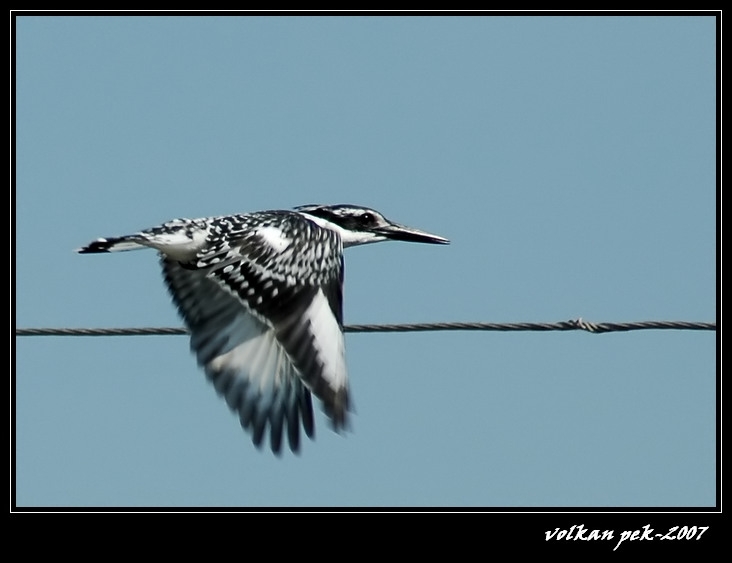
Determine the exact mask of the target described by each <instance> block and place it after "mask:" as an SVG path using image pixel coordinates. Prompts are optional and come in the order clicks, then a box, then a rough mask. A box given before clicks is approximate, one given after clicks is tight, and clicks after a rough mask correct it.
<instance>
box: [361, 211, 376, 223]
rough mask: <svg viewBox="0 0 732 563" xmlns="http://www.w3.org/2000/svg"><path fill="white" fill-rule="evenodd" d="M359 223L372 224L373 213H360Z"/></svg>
mask: <svg viewBox="0 0 732 563" xmlns="http://www.w3.org/2000/svg"><path fill="white" fill-rule="evenodd" d="M361 222H362V223H365V224H367V225H368V224H370V223H373V222H374V214H373V213H361Z"/></svg>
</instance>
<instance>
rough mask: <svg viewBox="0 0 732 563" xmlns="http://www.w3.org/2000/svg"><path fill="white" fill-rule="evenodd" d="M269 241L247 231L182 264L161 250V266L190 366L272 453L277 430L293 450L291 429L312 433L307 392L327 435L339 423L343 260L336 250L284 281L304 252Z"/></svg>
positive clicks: (296, 434) (343, 402) (344, 393)
mask: <svg viewBox="0 0 732 563" xmlns="http://www.w3.org/2000/svg"><path fill="white" fill-rule="evenodd" d="M318 236H320V237H323V236H335V235H334V234H330V233H328V232H325V231H324V232H323V233H318ZM272 237H273V235H272V232H271V231H265V232H261V233H259V234H257V232H256V231H254V234H247V235H246V236H242V237H241V238H239V239H238V240H231V239H214V240H211V244H210V245H209V246H207V247H206V249H204V250H202V251H201V252H199V253H198V255H197V257H196V259H195V260H193V261H191V262H189V263H180V262H178V261H176V260H174V259H172V258H170V257H167V256H166V255H164V254H163V255H161V263H162V267H163V273H164V277H165V281H166V284H167V286H168V289H169V291H170V293H171V295H172V297H173V301H174V303H175V304H176V306H177V307H178V310H179V312H180V314H181V316H182V317H183V319H184V321H185V323H186V325H187V326H188V328H189V330H190V331H191V349H192V350H193V351H194V352H195V354H196V356H197V359H198V363H199V364H200V365H201V366H202V367H203V368H204V370H205V373H206V376H207V377H208V378H209V380H210V381H211V382H212V383H213V385H214V387H215V389H216V391H217V392H218V393H219V394H220V395H221V396H222V397H223V398H224V399H225V400H226V403H227V404H228V405H229V407H230V408H231V409H232V410H234V411H235V412H237V413H238V415H239V419H240V422H241V424H242V426H243V427H244V429H245V430H247V431H249V432H250V433H251V434H252V440H253V442H254V444H255V445H257V446H258V447H259V446H261V444H262V442H263V438H264V434H265V430H267V429H269V435H270V443H271V448H272V450H273V451H274V452H275V453H280V451H281V445H282V439H283V433H284V432H285V431H286V433H287V438H288V442H289V445H290V448H291V449H292V451H294V452H297V451H298V450H299V444H300V427H301V426H302V428H303V429H304V431H305V434H306V435H307V436H309V437H312V436H313V432H314V422H313V410H312V401H311V393H313V394H315V396H316V397H318V398H319V399H320V400H321V401H322V402H323V407H324V410H325V412H326V414H327V415H328V416H329V417H330V420H331V422H332V424H333V427H334V429H335V430H340V429H341V428H344V427H345V426H346V424H347V412H348V381H347V372H346V365H345V348H344V338H343V331H342V320H343V314H342V281H343V262H342V255H341V253H340V251H339V252H338V253H337V255H334V256H332V257H330V258H328V259H329V260H331V262H328V261H327V260H319V261H317V264H319V269H318V272H319V273H317V274H313V275H308V276H305V275H300V276H294V275H292V272H293V270H292V269H291V268H290V269H288V268H287V267H286V266H287V265H288V264H290V262H291V261H292V259H296V258H297V257H303V256H308V255H309V254H308V253H309V252H310V251H312V250H313V249H312V248H310V247H309V246H308V244H305V245H304V246H301V247H297V246H296V245H295V244H294V242H293V241H291V240H289V239H283V240H286V244H285V242H282V241H273V240H272ZM321 242H322V241H321ZM326 258H327V257H326ZM332 260H337V262H336V263H335V264H336V265H337V267H335V268H333V264H334V262H332ZM277 265H279V267H278V266H277ZM290 265H291V264H290Z"/></svg>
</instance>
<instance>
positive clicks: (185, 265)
mask: <svg viewBox="0 0 732 563" xmlns="http://www.w3.org/2000/svg"><path fill="white" fill-rule="evenodd" d="M388 238H393V239H398V240H411V241H417V242H429V243H447V240H446V239H443V238H442V237H438V236H435V235H430V234H428V233H424V232H422V231H418V230H416V229H410V228H408V227H402V226H400V225H396V224H394V223H391V222H389V221H387V220H386V219H385V218H384V217H383V216H382V215H381V214H380V213H378V212H376V211H374V210H372V209H368V208H364V207H360V206H351V205H336V206H320V205H311V206H303V207H299V208H296V210H294V211H262V212H256V213H249V214H240V215H230V216H222V217H212V218H205V219H176V220H174V221H170V222H168V223H165V224H163V225H160V226H159V227H154V228H151V229H147V230H145V231H141V232H139V233H136V234H134V235H129V236H124V237H115V238H106V239H97V240H96V241H94V242H92V243H90V244H89V245H87V246H85V247H83V248H81V249H79V252H80V253H83V254H87V253H101V252H115V251H121V250H134V249H138V248H145V247H150V248H155V249H157V250H158V251H159V253H160V262H161V265H162V269H163V276H164V279H165V283H166V285H167V287H168V290H169V292H170V294H171V296H172V299H173V302H174V303H175V305H176V306H177V308H178V311H179V313H180V315H181V317H182V318H183V320H184V321H185V324H186V326H187V327H188V329H189V330H190V332H191V349H192V351H193V352H194V353H195V354H196V357H197V359H198V363H199V364H200V365H201V366H202V367H203V369H204V371H205V373H206V376H207V377H208V378H209V380H210V381H211V382H212V383H213V386H214V388H215V389H216V391H217V392H218V393H219V394H220V395H221V396H222V397H223V398H224V399H225V401H226V403H227V404H228V405H229V407H230V408H231V409H232V410H233V411H235V412H236V413H237V414H238V416H239V419H240V422H241V425H242V426H243V427H244V428H245V429H246V430H247V431H248V432H250V433H251V435H252V439H253V442H254V444H255V445H257V446H258V447H259V446H261V445H262V444H263V441H264V436H265V434H266V431H267V430H268V431H269V440H270V446H271V448H272V450H273V451H274V452H275V453H277V454H279V453H280V452H281V448H282V441H283V437H284V434H286V435H287V441H288V444H289V446H290V449H291V450H292V451H294V452H297V451H299V447H300V429H301V428H302V429H303V430H304V431H305V434H306V435H307V436H308V437H312V436H313V433H314V421H313V408H312V400H311V393H312V394H314V395H315V396H316V397H317V398H318V399H320V401H321V402H322V404H323V409H324V411H325V413H326V415H327V416H328V418H329V419H330V421H331V423H332V426H333V428H334V430H336V431H340V430H342V429H344V428H346V427H347V426H348V412H349V392H348V375H347V371H346V360H345V344H344V338H343V300H342V295H343V248H344V246H352V245H357V244H365V243H369V242H377V241H380V240H386V239H388Z"/></svg>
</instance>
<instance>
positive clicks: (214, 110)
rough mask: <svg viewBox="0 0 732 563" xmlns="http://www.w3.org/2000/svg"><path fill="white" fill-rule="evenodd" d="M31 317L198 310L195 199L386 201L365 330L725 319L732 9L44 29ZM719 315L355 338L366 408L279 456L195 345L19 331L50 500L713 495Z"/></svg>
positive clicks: (37, 481) (39, 477)
mask: <svg viewBox="0 0 732 563" xmlns="http://www.w3.org/2000/svg"><path fill="white" fill-rule="evenodd" d="M16 26H17V27H16V31H17V37H16V39H17V43H16V47H17V58H16V63H17V82H16V91H15V94H16V97H15V102H16V108H17V113H16V117H17V121H16V125H17V132H16V148H17V160H16V165H17V167H16V173H17V183H16V189H15V202H14V203H15V220H16V223H15V251H16V256H15V267H16V269H15V307H16V326H17V327H84V328H87V327H150V326H181V322H180V320H179V319H178V318H177V314H176V311H175V309H174V308H173V306H172V304H171V302H170V299H169V297H168V295H167V293H166V290H165V288H164V286H163V282H162V278H161V275H160V272H159V268H158V264H157V259H156V256H155V254H154V253H153V252H152V251H144V252H133V253H123V254H115V255H98V256H81V255H77V254H75V253H74V249H76V248H78V247H79V246H81V245H83V244H85V243H87V242H89V241H90V240H92V239H94V238H97V237H100V236H112V235H120V234H128V233H131V232H134V231H136V230H138V229H141V228H146V227H150V226H154V225H157V224H159V223H161V222H163V221H166V220H169V219H172V218H175V217H204V216H209V215H219V214H227V213H237V212H246V211H256V210H262V209H277V208H290V207H293V206H295V205H300V204H307V203H357V204H362V205H367V206H372V207H374V208H376V209H378V210H380V211H382V212H383V213H384V214H385V215H386V216H387V217H389V218H392V219H394V220H396V221H398V222H401V223H405V224H408V225H412V226H415V227H418V228H421V229H424V230H427V231H431V232H434V233H437V234H440V235H443V236H446V237H448V238H450V239H451V241H452V244H451V245H450V246H444V247H442V246H428V245H424V246H422V245H414V244H406V243H381V244H377V245H371V246H367V247H363V248H355V249H349V250H348V251H347V255H346V290H345V317H346V322H347V323H348V324H356V323H401V322H433V321H486V322H557V321H562V320H568V319H572V318H577V317H582V318H584V319H586V320H590V321H595V322H610V321H617V322H622V321H641V320H687V321H707V322H711V321H715V320H716V314H717V313H716V311H717V309H716V279H717V265H716V184H715V181H716V178H715V154H716V152H715V103H716V97H715V95H716V86H715V77H716V73H715V48H716V47H715V20H714V18H713V17H712V16H709V17H662V16H658V17H609V16H600V15H598V16H597V17H558V16H545V17H529V16H522V17H497V16H484V17H467V16H465V17H417V16H414V17H313V16H304V17H262V16H256V17H252V16H240V17H211V16H207V17H202V16H194V17H119V16H108V17H71V16H60V17H29V16H23V17H19V18H18V19H17V20H16ZM716 340H717V339H716V334H715V333H713V332H691V331H640V332H628V333H614V334H603V335H593V334H589V333H584V332H561V333H560V332H546V333H528V332H516V333H497V332H435V333H409V334H348V335H347V336H346V345H347V354H348V364H349V371H350V377H351V382H352V392H353V397H354V401H355V407H356V414H355V416H354V418H353V430H352V432H350V433H348V434H346V435H344V436H340V435H337V434H334V433H333V432H332V431H331V430H330V429H329V428H328V426H327V424H326V423H325V422H326V421H325V419H324V417H323V415H322V413H321V412H320V409H319V405H318V407H316V409H317V410H318V412H317V416H316V424H317V429H316V439H315V441H314V442H310V441H307V442H305V443H304V447H303V451H302V454H301V455H300V456H294V455H292V454H291V453H290V452H289V451H287V452H286V453H285V455H283V457H282V458H276V457H275V456H273V455H272V454H271V452H269V451H268V450H266V449H265V450H263V451H258V450H257V449H256V448H254V446H253V445H252V443H251V441H250V439H249V436H248V435H247V434H245V433H244V431H243V430H242V429H241V428H240V426H239V423H238V420H237V418H236V417H235V416H234V415H233V414H232V413H231V412H230V411H229V410H228V409H227V407H226V405H225V403H224V402H223V401H222V400H221V399H219V398H218V397H217V396H216V394H215V392H214V390H213V388H212V387H211V386H210V385H209V384H208V383H207V382H206V380H205V378H204V376H203V374H202V372H201V371H200V370H199V369H198V367H197V366H196V362H195V359H194V358H193V356H192V355H191V354H190V352H189V349H188V341H187V338H186V337H183V336H141V337H98V338H90V337H16V338H15V389H14V392H15V440H16V441H15V451H16V458H15V460H16V467H15V469H16V474H15V478H16V482H15V485H16V494H17V496H16V502H17V505H18V506H25V507H37V506H72V507H92V506H93V507H109V506H152V507H157V506H200V507H207V506H211V507H218V506H235V507H238V506H241V507H245V506H316V507H317V506H343V507H348V506H422V507H431V506H434V507H444V506H454V507H463V506H485V507H546V506H551V507H565V506H580V507H616V506H619V507H637V506H657V507H668V506H681V507H692V506H693V507H708V506H713V505H714V503H715V482H716V460H715V443H716V430H715V374H716V352H717V349H716Z"/></svg>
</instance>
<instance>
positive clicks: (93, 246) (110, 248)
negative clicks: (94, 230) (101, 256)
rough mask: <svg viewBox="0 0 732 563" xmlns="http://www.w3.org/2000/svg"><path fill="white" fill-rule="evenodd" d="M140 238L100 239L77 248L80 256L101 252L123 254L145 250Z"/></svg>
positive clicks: (133, 236)
mask: <svg viewBox="0 0 732 563" xmlns="http://www.w3.org/2000/svg"><path fill="white" fill-rule="evenodd" d="M139 240H140V238H139V236H137V235H131V236H125V237H111V238H98V239H97V240H95V241H92V242H90V243H89V244H87V245H86V246H82V247H81V248H77V249H76V252H78V253H79V254H98V253H100V252H122V251H124V250H139V249H141V248H145V245H143V244H140V242H139Z"/></svg>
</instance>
